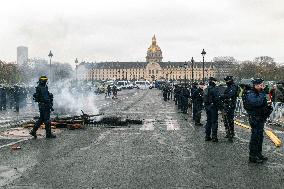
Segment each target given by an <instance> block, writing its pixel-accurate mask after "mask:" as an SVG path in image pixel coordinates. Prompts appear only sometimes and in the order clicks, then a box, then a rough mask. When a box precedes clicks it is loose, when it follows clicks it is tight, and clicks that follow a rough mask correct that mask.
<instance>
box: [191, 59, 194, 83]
mask: <svg viewBox="0 0 284 189" xmlns="http://www.w3.org/2000/svg"><path fill="white" fill-rule="evenodd" d="M191 60H192V61H191V84H193V81H194V79H193V62H194V61H193V58H192V59H191Z"/></svg>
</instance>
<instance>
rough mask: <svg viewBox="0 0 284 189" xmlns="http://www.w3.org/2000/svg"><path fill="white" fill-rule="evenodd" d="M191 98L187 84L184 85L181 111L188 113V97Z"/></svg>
mask: <svg viewBox="0 0 284 189" xmlns="http://www.w3.org/2000/svg"><path fill="white" fill-rule="evenodd" d="M189 98H190V92H189V90H188V89H187V86H186V85H184V86H182V90H181V111H182V113H184V114H187V109H188V99H189Z"/></svg>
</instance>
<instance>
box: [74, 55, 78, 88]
mask: <svg viewBox="0 0 284 189" xmlns="http://www.w3.org/2000/svg"><path fill="white" fill-rule="evenodd" d="M77 64H78V59H77V58H76V59H75V65H76V68H75V70H76V83H77V81H78V78H77V69H78V65H77Z"/></svg>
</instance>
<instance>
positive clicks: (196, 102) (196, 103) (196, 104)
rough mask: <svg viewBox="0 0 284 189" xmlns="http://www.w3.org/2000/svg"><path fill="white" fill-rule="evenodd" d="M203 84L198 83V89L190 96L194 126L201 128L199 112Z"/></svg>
mask: <svg viewBox="0 0 284 189" xmlns="http://www.w3.org/2000/svg"><path fill="white" fill-rule="evenodd" d="M204 85H205V84H204V83H203V82H200V83H199V86H198V88H197V89H196V90H195V91H194V92H193V94H192V95H191V98H192V105H193V108H192V109H193V120H194V123H195V126H202V124H201V123H200V119H201V112H202V108H203V94H204V93H203V88H204Z"/></svg>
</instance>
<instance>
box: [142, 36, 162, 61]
mask: <svg viewBox="0 0 284 189" xmlns="http://www.w3.org/2000/svg"><path fill="white" fill-rule="evenodd" d="M162 60H163V56H162V51H161V48H160V47H159V46H158V45H157V41H156V36H155V35H154V37H153V38H152V44H151V46H150V47H149V48H148V51H147V56H146V62H162Z"/></svg>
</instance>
